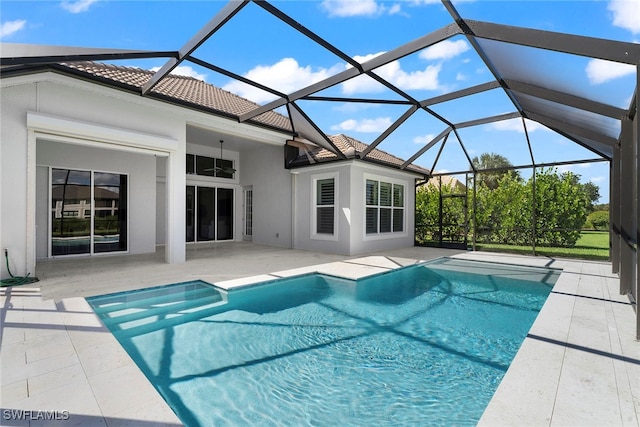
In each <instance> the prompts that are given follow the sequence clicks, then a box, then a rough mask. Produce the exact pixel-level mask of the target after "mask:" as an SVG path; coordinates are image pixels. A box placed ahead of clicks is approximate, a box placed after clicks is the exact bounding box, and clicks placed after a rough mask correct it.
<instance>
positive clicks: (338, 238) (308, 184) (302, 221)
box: [293, 162, 352, 255]
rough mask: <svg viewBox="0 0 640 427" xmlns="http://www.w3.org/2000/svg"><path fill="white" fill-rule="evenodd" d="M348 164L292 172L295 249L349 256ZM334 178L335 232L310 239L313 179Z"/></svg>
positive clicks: (350, 219) (349, 207) (349, 203)
mask: <svg viewBox="0 0 640 427" xmlns="http://www.w3.org/2000/svg"><path fill="white" fill-rule="evenodd" d="M350 165H351V162H349V163H344V162H342V163H334V164H332V165H322V166H314V167H308V168H304V169H294V170H293V173H294V175H295V183H296V191H295V198H296V224H295V227H296V228H295V246H294V247H295V248H296V249H304V250H310V251H320V252H329V253H336V254H345V255H348V254H349V253H350V244H351V232H350V228H351V225H352V215H351V166H350ZM331 176H333V177H334V179H336V181H335V182H336V191H337V198H336V199H337V203H336V209H337V221H336V223H335V233H334V236H333V238H331V237H330V236H324V237H318V236H313V234H314V233H313V231H314V227H315V224H313V223H312V220H313V209H315V200H314V196H313V195H314V191H313V185H314V182H315V181H314V180H316V179H323V178H326V177H331Z"/></svg>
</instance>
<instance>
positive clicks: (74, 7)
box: [61, 0, 98, 13]
mask: <svg viewBox="0 0 640 427" xmlns="http://www.w3.org/2000/svg"><path fill="white" fill-rule="evenodd" d="M97 1H98V0H77V1H63V2H62V3H61V6H62V8H63V9H64V10H66V11H68V12H71V13H82V12H86V11H87V10H89V8H90V7H91V5H92V4H94V3H96V2H97Z"/></svg>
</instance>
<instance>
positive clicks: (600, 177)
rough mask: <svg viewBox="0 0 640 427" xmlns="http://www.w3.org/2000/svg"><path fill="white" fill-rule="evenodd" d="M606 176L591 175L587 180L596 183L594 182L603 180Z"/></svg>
mask: <svg viewBox="0 0 640 427" xmlns="http://www.w3.org/2000/svg"><path fill="white" fill-rule="evenodd" d="M606 179H607V178H606V177H604V176H592V177H591V178H589V181H591V182H593V183H596V182H602V181H605V180H606Z"/></svg>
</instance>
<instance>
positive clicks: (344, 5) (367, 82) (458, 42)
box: [0, 0, 640, 202]
mask: <svg viewBox="0 0 640 427" xmlns="http://www.w3.org/2000/svg"><path fill="white" fill-rule="evenodd" d="M224 4H225V2H222V1H119V0H80V1H53V0H51V1H29V0H22V1H5V0H2V2H1V3H0V39H1V40H2V41H4V42H14V43H36V44H47V45H66V46H86V47H105V48H123V49H144V50H159V51H160V50H177V49H179V48H180V47H181V46H182V45H183V44H184V43H185V42H187V41H188V40H189V39H190V38H191V37H192V36H193V35H194V34H195V33H196V32H197V31H198V30H199V29H200V28H201V27H202V26H203V25H204V24H206V23H207V22H208V21H209V20H210V19H211V18H212V17H213V16H214V15H215V14H216V12H217V11H219V10H220V9H221V8H222V7H223V6H224ZM272 4H274V5H275V6H276V7H278V8H280V9H281V10H282V11H284V12H285V13H287V14H289V15H290V16H291V17H293V18H294V19H295V20H297V21H298V22H299V23H301V24H302V25H304V26H305V27H307V28H309V29H310V30H312V31H314V32H315V33H316V34H318V35H320V36H321V37H322V38H324V39H325V40H327V41H329V42H331V43H333V44H334V45H335V46H336V47H337V48H338V49H340V50H341V51H342V52H344V53H345V54H346V55H348V56H350V57H351V58H353V59H355V60H357V61H359V62H362V61H364V60H366V59H369V58H372V57H375V56H377V55H379V54H381V53H384V52H387V51H389V50H392V49H393V48H395V47H397V46H399V45H402V44H404V43H407V42H409V41H411V40H414V39H416V38H418V37H420V36H422V35H425V34H428V33H430V32H432V31H434V30H437V29H439V28H441V27H443V26H445V25H447V24H450V23H451V22H452V19H451V17H450V15H449V14H448V12H447V11H446V9H445V8H444V7H443V6H442V4H441V3H440V2H439V1H434V0H401V1H389V2H387V1H377V0H325V1H319V0H304V1H273V2H272ZM454 5H455V7H456V8H457V10H458V12H459V13H460V15H461V16H462V17H464V18H466V19H473V20H480V21H488V22H494V23H500V24H506V25H513V26H521V27H528V28H534V29H541V30H548V31H557V32H565V33H571V34H578V35H583V36H590V37H599V38H606V39H613V40H619V41H625V42H634V43H638V42H639V40H640V1H638V0H624V1H617V0H615V1H599V0H589V1H568V0H560V1H540V0H536V1H524V0H522V1H497V0H477V1H454ZM483 47H485V46H483ZM486 47H488V48H490V49H491V50H492V52H496V57H495V59H494V60H496V61H500V60H501V59H502V56H500V55H499V54H500V53H501V50H504V52H503V53H504V54H505V55H506V54H509V58H513V57H514V55H515V57H516V58H523V61H522V63H521V64H519V63H516V62H514V63H509V62H505V61H503V62H504V64H503V65H504V66H506V67H509V69H510V72H512V73H514V75H517V76H521V77H526V78H528V79H533V81H540V82H549V81H553V82H555V83H553V84H554V85H556V86H554V87H555V88H558V89H560V90H564V91H567V92H569V93H573V94H576V95H580V96H584V97H587V98H590V99H597V100H600V101H603V102H605V103H608V104H611V105H616V106H619V107H623V108H627V107H628V105H629V102H630V101H631V97H632V95H633V90H634V82H635V74H634V72H635V68H634V67H631V66H625V65H621V64H615V63H611V62H606V61H598V60H590V59H587V58H581V57H569V56H567V55H559V54H556V53H553V52H546V51H539V50H536V49H531V48H523V47H513V46H493V45H491V43H488V45H487V46H486ZM194 56H195V57H197V58H200V59H203V60H206V61H208V62H211V63H213V64H215V65H218V66H220V67H222V68H225V69H228V70H230V71H232V72H234V73H237V74H240V75H243V76H245V77H248V78H250V79H252V80H255V81H258V82H260V83H263V84H265V85H267V86H272V87H274V88H275V89H278V90H280V91H282V92H286V93H291V92H293V91H295V90H297V89H300V88H302V87H305V86H307V85H309V84H311V83H314V82H317V81H320V80H322V79H324V78H326V77H329V76H331V75H333V74H336V73H337V72H340V71H342V70H344V69H345V68H346V67H347V64H346V62H345V61H344V60H343V59H341V58H339V57H337V56H335V55H334V54H332V53H330V52H328V51H326V50H324V49H323V48H322V47H320V46H318V45H316V44H314V43H313V42H311V41H309V40H308V39H306V38H305V37H303V36H302V35H300V34H299V33H297V32H296V31H294V30H292V29H291V28H290V27H288V26H287V25H285V24H283V23H282V22H280V21H278V20H277V19H275V18H274V17H272V16H271V15H269V14H268V13H267V12H265V11H264V10H263V9H261V8H260V7H258V6H256V5H254V4H249V5H247V6H246V7H245V8H243V9H242V10H241V11H240V13H239V14H238V15H237V16H236V17H234V18H233V19H232V20H231V21H230V22H229V23H228V24H226V25H225V26H224V27H223V28H222V29H221V30H220V31H219V32H217V33H216V34H214V35H213V37H211V38H210V39H209V40H208V41H207V42H206V43H204V44H203V45H202V46H201V47H199V48H198V49H197V50H196V51H195V53H194ZM510 61H512V60H510ZM163 63H164V62H163V60H161V59H158V60H144V61H127V62H124V63H121V64H122V65H131V66H139V67H143V68H148V69H157V68H158V67H160V66H162V64H163ZM528 64H537V65H539V66H538V67H533V69H532V68H531V67H530V66H529V65H528ZM540 64H542V65H540ZM175 72H177V73H181V74H186V75H191V76H194V77H197V78H200V79H204V80H206V81H208V82H209V83H211V84H214V85H216V86H220V87H222V88H225V89H227V90H230V91H232V92H234V93H237V94H239V95H241V96H243V97H246V98H248V99H251V100H253V101H256V102H258V103H260V104H264V103H266V102H269V101H270V100H272V99H273V97H270V96H269V94H266V93H264V92H261V91H259V90H256V89H253V88H251V87H247V86H245V85H243V84H241V83H239V82H235V81H231V80H230V79H229V78H227V77H225V76H222V75H218V74H216V73H214V72H212V71H210V70H207V69H203V68H199V67H198V66H196V65H195V64H190V63H183V65H182V66H181V67H179V68H178V69H176V71H175ZM376 72H377V73H378V74H380V75H381V76H383V77H385V78H386V79H388V80H389V81H391V82H393V83H394V84H395V85H396V86H398V87H399V88H401V89H402V90H404V91H405V92H407V93H409V94H410V95H411V96H413V97H414V98H416V99H418V100H423V99H428V98H431V97H434V96H438V95H441V94H444V93H447V92H450V91H453V90H459V89H463V88H465V87H470V86H473V85H476V84H480V83H484V82H487V81H489V80H491V79H492V75H491V73H490V71H489V70H488V69H487V67H486V66H485V65H484V63H483V61H482V60H481V58H480V57H479V56H478V54H477V53H476V52H475V50H474V49H473V48H472V47H471V45H470V44H469V43H468V41H467V40H466V38H464V37H461V36H457V37H452V38H450V39H449V40H447V41H445V42H441V43H439V44H438V45H435V46H432V47H430V48H428V49H425V50H423V51H420V52H417V53H415V54H413V55H410V56H408V57H405V58H402V59H400V60H399V61H394V62H392V63H390V64H388V65H386V66H384V67H382V68H380V69H377V70H376ZM317 95H323V96H337V97H345V96H349V97H358V98H372V99H377V98H384V99H399V97H398V95H396V94H394V93H392V92H391V91H390V90H389V89H387V88H385V87H384V86H381V85H380V84H379V83H377V82H375V81H374V80H372V79H370V78H368V77H364V76H363V77H358V78H356V79H354V80H351V81H349V82H346V83H345V84H341V85H337V86H335V87H333V88H329V89H327V90H325V91H322V92H320V93H318V94H317ZM300 105H301V106H302V107H303V108H304V109H305V111H306V112H307V114H309V116H310V117H311V119H313V120H314V121H315V122H316V123H317V124H318V126H319V127H320V128H321V129H322V130H323V131H324V132H325V133H327V134H336V133H345V134H347V135H350V136H352V137H354V138H356V139H358V140H361V141H362V142H365V143H370V142H372V141H373V140H374V139H375V138H376V137H377V136H378V135H379V134H380V133H381V132H382V131H384V130H385V129H386V128H387V127H388V126H389V125H390V124H391V123H393V122H394V121H395V120H396V119H397V118H398V117H400V116H401V115H402V114H403V113H404V112H405V111H406V110H407V107H406V106H398V105H395V106H383V105H373V104H365V103H347V102H340V103H336V102H333V103H329V102H320V101H300ZM432 108H433V110H434V111H435V112H436V113H438V114H441V115H443V116H445V117H447V118H448V119H449V120H451V121H452V122H454V123H459V122H463V121H468V120H473V119H478V118H481V117H485V116H489V115H495V114H502V113H508V112H513V111H515V109H514V107H513V105H512V104H511V103H510V101H509V100H508V98H507V97H506V96H505V95H504V93H503V92H502V91H501V90H492V91H488V92H485V93H482V94H479V95H475V96H473V97H471V98H469V99H466V100H465V101H464V102H460V101H451V102H448V103H441V104H435V105H433V106H432ZM521 123H522V122H521V120H520V119H515V120H509V121H503V122H497V123H494V124H491V125H484V126H479V127H473V128H465V129H461V130H460V131H459V132H458V135H459V136H460V138H461V139H462V141H463V142H464V144H465V147H466V149H467V151H468V154H469V156H471V157H473V156H476V155H479V154H481V153H483V152H496V153H500V154H502V155H504V156H505V157H507V158H508V159H509V160H510V161H511V162H512V163H513V164H514V165H521V164H527V163H530V154H529V151H528V148H527V145H526V139H525V133H524V130H523V127H522V124H521ZM445 127H446V126H445V125H444V124H443V123H442V122H440V121H439V120H437V119H435V118H433V117H432V116H430V115H429V114H427V113H426V112H423V111H418V112H417V113H416V114H414V115H413V116H412V117H411V118H410V119H409V120H408V121H407V122H406V123H405V124H404V125H402V126H401V127H400V128H399V129H398V130H397V131H395V132H394V133H392V134H391V135H390V136H389V137H388V138H387V140H385V141H384V142H383V143H382V144H381V145H380V146H379V148H380V149H383V150H385V151H388V152H390V153H392V154H395V155H397V156H399V157H402V158H408V157H410V156H411V155H412V154H413V153H415V152H416V151H417V150H419V149H420V148H421V147H422V146H423V145H424V144H425V143H426V142H428V141H429V140H431V139H432V138H433V137H434V136H435V135H438V134H439V133H440V132H441V131H443V130H444V129H445ZM527 130H528V132H529V137H530V139H531V142H532V146H533V151H534V158H535V160H536V162H538V163H542V162H553V161H564V160H572V159H587V158H595V157H596V156H595V155H594V154H593V153H590V152H588V151H586V150H584V149H583V148H581V147H577V146H576V145H575V144H573V143H572V142H570V141H568V140H566V139H564V138H563V137H561V136H559V135H557V134H555V133H553V132H550V131H549V130H547V129H546V128H544V127H543V126H540V125H538V124H537V123H534V122H527ZM614 130H615V129H614ZM438 148H439V145H437V146H435V147H434V148H432V149H431V150H429V151H428V152H427V153H426V154H425V155H424V156H422V157H421V158H420V159H418V160H417V161H416V163H418V164H421V165H423V166H425V167H427V168H431V167H432V166H433V162H434V159H435V157H436V153H437V149H438ZM467 163H468V162H467V161H466V158H465V156H464V153H463V152H462V149H461V148H460V144H459V143H458V142H457V140H456V138H455V136H454V135H453V134H452V135H451V136H450V137H449V140H448V141H447V143H446V145H445V148H444V149H443V150H442V155H441V156H440V159H439V161H438V163H437V165H436V170H437V171H457V170H461V169H466V168H467ZM561 169H562V170H572V171H574V172H575V173H578V174H580V175H581V176H582V180H583V181H592V182H594V183H595V184H597V185H598V186H600V194H601V195H602V196H603V197H602V201H603V202H604V201H605V199H606V198H608V185H609V184H608V173H609V172H608V164H607V163H591V164H585V165H579V166H578V165H576V166H571V167H562V168H561ZM523 175H524V176H527V173H526V172H524V173H523Z"/></svg>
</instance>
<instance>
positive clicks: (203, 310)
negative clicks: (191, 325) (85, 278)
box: [105, 301, 228, 339]
mask: <svg viewBox="0 0 640 427" xmlns="http://www.w3.org/2000/svg"><path fill="white" fill-rule="evenodd" d="M227 304H228V302H227V301H219V302H215V303H211V304H207V305H203V306H200V307H194V308H191V309H186V310H180V311H178V312H174V313H171V314H170V315H169V316H166V317H165V318H163V319H155V318H150V317H148V318H145V319H140V320H138V321H136V322H129V323H126V324H121V325H116V326H117V327H118V328H119V329H117V330H116V329H114V328H113V327H111V326H110V327H109V329H111V331H112V332H113V334H114V335H115V336H116V337H117V338H118V339H122V338H131V337H135V336H139V335H144V334H148V333H151V332H155V331H158V330H161V329H165V328H170V327H172V326H177V325H182V324H185V323H187V322H190V321H194V320H199V319H203V318H205V317H209V316H213V315H214V314H218V313H220V312H222V311H225V310H227V307H225V306H226V305H227ZM105 323H106V322H105ZM107 326H109V325H107Z"/></svg>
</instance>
